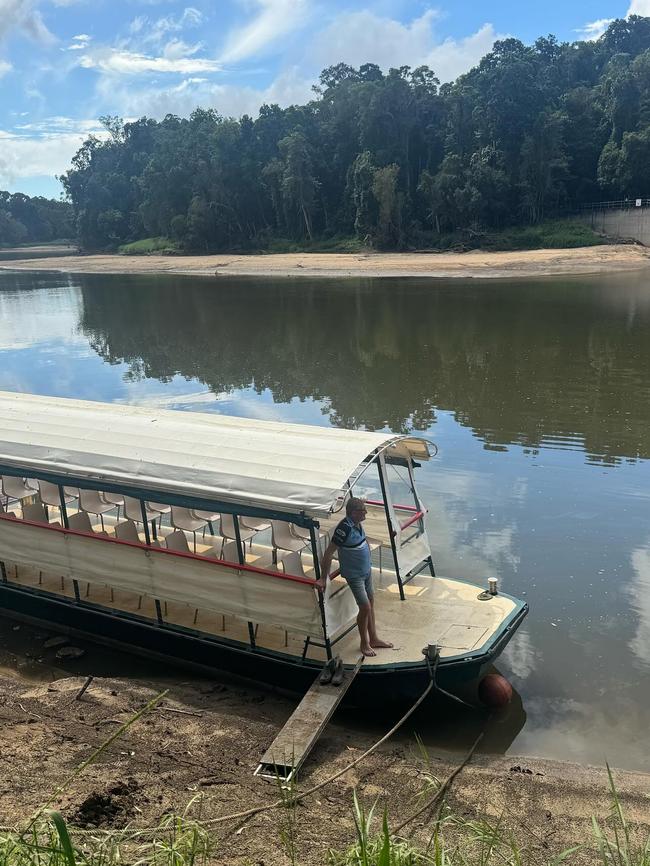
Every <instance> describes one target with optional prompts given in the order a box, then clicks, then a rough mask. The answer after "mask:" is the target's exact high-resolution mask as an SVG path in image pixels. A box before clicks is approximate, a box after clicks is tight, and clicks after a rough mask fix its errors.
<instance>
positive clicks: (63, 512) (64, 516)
mask: <svg viewBox="0 0 650 866" xmlns="http://www.w3.org/2000/svg"><path fill="white" fill-rule="evenodd" d="M58 488H59V508H60V509H61V520H62V521H63V525H64V527H65V528H66V529H70V523H69V521H68V509H67V508H66V507H65V490H64V489H63V485H62V484H59V485H58Z"/></svg>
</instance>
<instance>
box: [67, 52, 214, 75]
mask: <svg viewBox="0 0 650 866" xmlns="http://www.w3.org/2000/svg"><path fill="white" fill-rule="evenodd" d="M79 65H80V66H83V67H84V68H85V69H98V70H99V71H100V72H104V73H108V74H111V75H138V74H141V73H149V72H154V73H155V72H164V73H168V72H171V73H177V74H181V75H191V74H192V73H200V72H218V71H219V70H220V68H221V67H220V64H218V63H217V62H216V61H214V60H207V59H204V58H200V57H165V56H163V57H150V56H148V55H146V54H140V53H137V52H134V51H120V50H117V49H112V48H103V49H99V50H97V51H94V52H92V53H90V54H84V55H83V57H81V58H80V59H79Z"/></svg>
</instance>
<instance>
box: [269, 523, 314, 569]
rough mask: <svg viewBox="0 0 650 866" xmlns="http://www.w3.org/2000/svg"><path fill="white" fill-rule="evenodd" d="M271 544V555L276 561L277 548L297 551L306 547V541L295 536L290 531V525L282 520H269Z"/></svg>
mask: <svg viewBox="0 0 650 866" xmlns="http://www.w3.org/2000/svg"><path fill="white" fill-rule="evenodd" d="M271 544H272V545H273V555H274V558H275V560H276V561H277V556H278V554H277V552H278V550H287V551H294V552H298V551H301V550H303V549H304V548H305V547H306V542H305V540H304V539H302V538H297V537H296V536H295V535H294V534H293V533H292V532H291V527H290V525H289V524H288V523H285V522H284V520H272V521H271Z"/></svg>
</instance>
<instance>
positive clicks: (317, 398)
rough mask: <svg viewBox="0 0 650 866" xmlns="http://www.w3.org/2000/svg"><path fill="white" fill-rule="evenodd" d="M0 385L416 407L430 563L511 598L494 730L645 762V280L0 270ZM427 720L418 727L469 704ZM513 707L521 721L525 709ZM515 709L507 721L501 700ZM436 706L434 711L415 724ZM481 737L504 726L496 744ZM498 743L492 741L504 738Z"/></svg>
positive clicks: (376, 408)
mask: <svg viewBox="0 0 650 866" xmlns="http://www.w3.org/2000/svg"><path fill="white" fill-rule="evenodd" d="M0 314H1V319H0V388H7V389H11V390H18V391H22V390H24V391H33V392H35V393H42V394H59V395H61V396H76V397H86V398H89V399H100V400H107V401H124V402H131V403H139V404H142V403H156V404H159V405H164V406H171V407H172V408H178V409H189V410H196V409H198V410H201V411H217V412H224V413H226V414H235V415H241V416H254V417H275V418H278V419H282V420H284V419H286V420H290V421H298V422H304V423H320V424H338V425H343V426H347V427H360V426H364V427H368V428H372V429H380V428H390V429H392V430H395V431H405V430H409V429H423V430H427V431H428V432H429V434H430V435H432V436H433V438H435V440H436V442H437V443H438V444H439V445H440V456H439V457H438V458H437V459H436V460H434V461H432V462H431V463H429V464H427V465H425V466H423V467H422V469H421V470H420V471H419V486H420V491H421V494H422V498H423V500H424V501H425V502H426V503H427V504H428V505H429V507H430V513H429V515H428V528H429V533H430V538H431V542H432V549H433V552H434V558H435V561H436V565H437V568H438V571H439V573H441V574H447V575H449V576H453V577H465V578H469V579H472V580H474V581H477V582H480V583H484V582H485V581H486V579H487V576H488V575H493V574H497V575H498V576H499V578H500V585H501V587H502V589H503V590H504V591H506V592H507V591H511V592H513V593H514V594H516V595H518V596H522V597H524V598H526V600H527V601H529V602H530V605H531V616H530V617H529V619H528V620H527V622H526V625H525V628H524V629H522V630H521V631H520V632H519V633H518V635H517V637H516V639H515V640H514V641H513V642H512V643H511V644H510V645H509V647H508V648H507V650H506V652H505V653H504V655H503V656H502V658H501V660H500V663H499V665H500V667H501V669H502V672H503V673H504V675H506V676H508V677H509V678H510V679H511V680H512V682H513V684H514V685H515V687H516V688H517V689H518V691H519V692H520V693H521V694H522V695H523V697H524V702H525V706H526V711H527V713H528V721H527V722H526V725H525V727H524V728H523V731H522V732H521V733H518V731H519V727H518V725H519V722H521V724H523V719H524V715H523V710H521V712H519V711H516V712H515V710H513V713H514V715H513V719H514V721H513V724H511V725H508V724H504V726H503V727H502V728H500V729H499V731H497V732H496V733H495V736H497V734H498V736H497V739H498V740H499V741H500V742H501V744H502V747H503V748H506V747H507V746H508V743H509V739H508V738H510V739H512V737H516V740H515V744H514V746H513V749H514V751H516V752H519V753H520V754H521V753H526V752H528V753H535V754H545V755H549V756H552V757H558V758H573V759H581V758H584V759H586V760H589V761H591V762H601V761H602V760H603V759H604V758H605V757H609V758H610V760H612V762H614V763H617V764H619V765H621V766H625V767H630V768H640V767H643V768H646V769H650V757H649V756H648V755H647V754H643V750H642V749H641V747H639V748H637V747H636V746H632V745H630V744H632V743H636V742H637V741H638V742H643V738H644V737H645V728H646V724H645V719H646V718H647V713H648V712H649V711H650V693H649V692H648V690H647V689H644V688H643V687H642V685H643V682H644V678H645V677H647V671H648V664H649V663H648V658H649V657H650V655H649V652H650V607H648V603H647V599H648V598H649V597H650V540H649V537H648V505H649V501H650V497H649V495H648V490H650V461H646V460H643V459H642V458H647V457H648V456H650V400H649V399H648V397H649V396H650V394H649V389H650V375H649V373H650V293H647V290H646V287H645V277H644V276H643V275H642V274H639V275H635V274H629V275H625V276H624V277H620V278H612V277H607V278H590V279H586V278H585V279H573V280H555V279H553V280H550V279H549V280H538V281H535V282H533V283H530V284H528V285H526V284H523V283H517V282H501V281H499V282H492V281H490V282H488V283H485V282H474V283H471V284H469V283H461V282H448V283H443V282H433V281H421V280H418V281H398V280H381V281H359V280H354V281H328V282H326V283H325V282H309V281H306V280H295V281H278V280H269V281H258V282H255V281H253V280H248V279H239V280H227V281H226V280H222V279H219V280H209V279H196V278H179V277H164V278H163V277H161V278H152V277H146V278H144V277H128V278H126V277H117V276H114V277H78V276H74V277H66V276H64V275H58V274H57V275H53V274H26V273H22V274H4V275H3V274H0ZM450 718H451V721H450V722H445V721H444V720H442V719H440V720H437V721H435V720H434V721H431V720H428V721H427V720H423V721H422V726H421V729H420V733H421V734H422V735H423V736H425V735H426V732H427V731H430V736H431V741H435V742H439V741H440V739H443V740H444V739H445V738H449V737H450V736H451V734H452V733H453V732H454V731H455V730H456V729H458V736H459V741H458V743H459V745H460V747H461V748H464V747H465V746H466V745H467V743H468V742H471V739H470V735H471V733H472V731H473V728H472V725H473V724H474V723H473V722H469V721H466V720H464V719H462V718H460V717H459V718H458V719H454V718H453V717H450ZM517 720H519V721H517ZM515 722H516V723H515ZM428 726H430V728H429V727H428ZM495 748H496V747H495ZM499 748H501V746H500V747H499Z"/></svg>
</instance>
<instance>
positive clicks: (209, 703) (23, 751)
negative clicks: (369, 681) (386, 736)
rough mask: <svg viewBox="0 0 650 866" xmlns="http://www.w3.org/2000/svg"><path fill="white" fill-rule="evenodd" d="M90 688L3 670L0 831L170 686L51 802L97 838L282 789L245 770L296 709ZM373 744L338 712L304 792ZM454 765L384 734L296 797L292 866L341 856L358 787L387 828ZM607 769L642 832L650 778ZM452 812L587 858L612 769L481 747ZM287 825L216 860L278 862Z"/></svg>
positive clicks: (173, 690) (227, 810)
mask: <svg viewBox="0 0 650 866" xmlns="http://www.w3.org/2000/svg"><path fill="white" fill-rule="evenodd" d="M41 640H42V638H41ZM85 680H86V677H85V676H68V677H65V678H63V679H59V680H54V681H52V682H49V683H48V682H33V681H32V682H26V681H25V680H23V679H18V678H11V677H6V676H1V675H0V691H1V693H2V696H3V712H2V718H1V719H0V743H1V744H2V752H3V760H4V762H5V771H6V773H5V775H6V778H7V779H11V780H12V784H11V785H10V786H7V785H5V786H0V810H1V811H2V815H3V820H2V824H3V825H10V826H14V824H20V823H21V820H24V817H25V816H26V815H28V814H29V813H30V812H31V811H32V810H33V809H36V808H37V807H38V805H39V804H40V803H41V802H42V800H43V798H44V797H45V795H46V794H47V793H48V792H49V791H50V790H54V789H55V788H56V787H57V785H58V783H59V781H60V779H61V778H64V777H66V776H67V774H68V773H70V772H71V770H72V769H73V768H74V767H75V766H78V765H79V764H80V763H81V761H82V760H85V759H86V758H88V756H89V754H91V753H92V751H93V750H94V749H95V748H97V747H98V746H99V745H100V744H101V743H102V742H103V741H104V740H106V738H107V737H108V736H110V735H111V734H113V733H114V732H115V730H116V728H117V726H119V725H120V724H123V723H125V722H126V721H127V720H128V719H129V718H131V717H132V716H133V714H134V713H135V712H136V711H137V710H138V709H140V708H141V707H142V706H144V705H145V704H146V703H147V702H148V701H150V700H151V699H152V698H153V697H154V696H155V695H156V694H159V693H160V691H162V690H163V689H169V693H168V694H167V696H166V698H165V700H164V702H163V704H162V705H161V706H160V707H159V708H158V709H156V710H153V711H151V712H150V713H148V714H147V715H145V716H144V717H143V718H142V719H141V720H140V721H139V722H137V723H136V724H135V725H133V727H132V728H130V729H129V730H128V731H126V732H125V733H124V734H123V735H122V736H121V737H120V738H119V739H118V740H117V741H115V743H114V744H113V745H112V746H110V747H109V748H108V749H106V751H105V752H104V754H103V755H102V757H101V760H99V761H98V762H97V763H95V764H94V766H93V767H92V769H90V770H89V771H87V772H85V773H82V774H81V775H80V776H79V777H78V778H76V779H75V780H74V782H73V783H71V784H70V785H69V786H68V788H66V790H65V791H64V792H63V793H62V794H61V795H60V797H59V798H58V802H57V803H56V804H54V805H55V807H58V808H60V809H61V812H62V814H63V816H64V818H65V819H66V820H67V821H69V822H70V823H71V824H72V825H73V826H80V825H81V826H84V822H88V821H90V824H88V823H85V826H96V827H101V828H104V829H119V828H120V827H123V826H126V825H127V824H128V825H130V826H131V827H151V826H156V825H157V823H158V821H160V819H161V817H162V816H164V814H165V813H168V812H169V811H173V812H175V813H176V814H182V812H183V810H184V808H185V807H186V805H187V803H188V802H189V801H190V800H191V799H192V798H193V797H195V796H196V795H197V794H201V800H202V802H201V804H200V810H199V811H200V814H201V818H202V820H208V821H209V819H210V818H214V817H218V816H220V815H227V814H231V813H233V812H237V811H238V810H239V809H240V808H241V804H242V803H245V804H246V806H258V805H265V804H268V803H270V802H272V801H274V800H276V799H277V787H276V786H275V785H273V784H268V783H266V782H264V781H262V780H261V779H259V778H255V777H254V776H253V770H254V769H255V766H256V764H257V760H258V758H259V756H260V755H261V754H262V752H263V751H264V750H265V748H266V747H268V745H269V743H270V742H271V740H272V739H273V737H274V736H275V734H276V733H277V731H278V730H279V728H280V727H281V726H282V724H283V723H284V721H285V720H286V718H287V717H288V716H289V714H290V713H291V711H292V710H293V707H294V706H295V702H293V701H291V700H289V699H287V698H285V697H283V696H281V695H278V694H276V693H269V692H263V691H260V690H257V689H254V688H252V687H248V686H247V685H245V684H244V685H242V684H241V683H239V682H231V681H228V680H224V682H218V681H214V680H206V679H198V678H196V679H192V680H189V681H188V680H183V681H179V680H176V679H174V680H171V681H170V680H168V679H165V680H160V679H158V678H155V677H154V678H149V677H147V678H145V679H138V678H128V677H121V678H114V677H109V678H99V677H98V678H96V679H95V680H94V681H93V682H92V684H91V686H90V688H88V690H87V692H86V693H85V694H84V697H83V699H82V700H76V699H75V696H76V695H77V694H78V692H79V689H80V688H81V686H82V685H83V684H84V682H85ZM386 727H388V725H386ZM377 739H378V735H377V734H376V733H370V732H368V731H366V730H362V729H361V730H360V729H359V728H358V727H355V728H350V727H348V726H346V725H345V718H344V717H343V718H341V717H340V716H339V717H338V719H337V717H335V718H334V719H333V721H332V722H330V724H329V725H328V727H327V729H326V730H325V732H324V733H323V735H322V736H321V738H320V740H319V742H318V744H317V746H316V748H315V749H314V751H313V752H312V754H311V755H310V757H309V758H308V760H307V762H306V763H305V766H304V768H303V771H302V772H301V775H300V780H299V785H298V787H299V789H301V790H306V789H307V788H310V787H311V786H313V785H316V784H319V783H320V782H322V781H324V780H326V779H328V778H330V777H331V776H332V775H334V774H335V773H337V772H338V771H339V770H341V769H343V768H344V767H345V766H346V765H347V764H348V763H350V762H351V761H352V760H354V759H355V758H356V757H358V756H359V755H360V754H361V752H362V751H365V750H366V749H367V748H368V747H369V746H370V745H371V743H373V742H374V741H375V740H377ZM461 757H462V756H461V755H460V754H459V755H456V754H451V753H449V752H441V751H438V750H433V749H429V750H428V755H427V756H426V757H423V755H422V753H421V751H419V749H418V747H417V744H416V742H415V739H414V738H412V739H410V740H409V742H405V741H404V739H403V738H402V739H401V740H400V739H393V740H390V741H388V742H387V743H386V744H384V745H383V746H382V747H381V748H380V750H379V751H378V752H376V753H375V754H374V755H371V756H369V757H368V758H367V759H366V760H364V761H362V762H361V763H360V764H359V765H358V766H357V767H355V768H354V769H353V770H351V771H349V772H347V773H346V774H345V775H343V776H342V777H340V778H339V779H337V780H336V781H335V782H333V783H332V784H330V785H328V786H327V787H326V788H325V789H323V790H322V791H320V792H319V793H318V794H317V795H316V796H313V797H310V798H308V799H307V800H305V801H304V802H303V803H302V804H301V806H300V813H299V814H300V829H299V832H298V838H297V842H298V850H299V851H300V855H301V856H300V858H299V859H298V862H300V863H301V864H304V866H322V863H324V862H326V859H327V856H326V855H327V850H328V849H329V848H338V849H339V850H341V849H344V848H345V847H347V845H349V844H351V843H352V842H353V840H354V833H355V831H354V823H353V818H352V816H353V809H352V802H353V795H354V792H355V791H356V793H357V796H358V798H359V800H360V802H362V803H363V804H364V805H365V807H366V808H370V807H371V806H372V804H373V803H375V802H377V803H378V806H377V809H378V814H381V812H382V811H383V808H384V804H386V807H387V809H388V811H389V820H390V821H391V823H392V824H393V825H396V824H397V823H399V821H400V820H401V819H402V818H404V817H405V816H408V815H409V814H411V813H413V812H414V811H415V809H416V806H417V803H418V797H419V796H420V795H421V794H422V792H423V790H425V789H427V790H429V788H428V786H430V785H431V779H432V777H435V778H437V779H440V780H442V779H444V778H446V777H447V776H448V775H449V774H450V773H451V772H452V771H453V770H454V769H455V768H456V767H457V766H458V765H459V763H460V760H461ZM612 772H613V776H614V779H615V784H616V787H617V792H618V796H619V799H620V801H621V803H622V805H623V809H624V811H625V814H626V817H627V819H628V820H629V821H630V822H631V824H635V825H638V826H640V827H641V829H642V830H643V832H644V833H645V834H646V835H647V834H648V832H649V831H650V816H649V814H648V810H647V798H648V792H649V791H650V774H644V773H638V772H632V771H624V770H613V771H612ZM448 804H449V806H450V808H451V809H452V810H453V811H454V813H456V814H460V815H463V816H465V817H469V818H472V819H487V820H492V821H497V822H499V823H500V825H501V826H502V827H507V828H508V830H509V831H511V832H512V833H513V835H514V837H515V838H516V839H517V841H518V843H519V844H520V846H521V847H522V848H528V849H530V848H531V846H532V848H534V849H536V850H537V853H539V854H540V855H542V854H543V855H544V856H545V858H546V857H549V856H550V855H552V854H554V853H559V852H560V851H562V850H566V849H567V848H569V847H572V846H574V845H577V844H581V843H582V844H585V853H587V849H588V848H590V847H592V846H593V837H592V835H591V833H592V831H591V819H592V816H595V817H596V818H597V819H598V820H599V821H600V822H603V821H605V820H606V819H607V817H608V815H609V814H610V813H611V795H610V792H609V786H608V777H607V771H606V768H605V767H585V766H579V765H576V764H570V763H564V762H560V761H554V760H547V759H542V758H535V757H521V756H516V755H490V754H476V755H475V756H474V757H473V758H472V760H471V761H470V763H469V764H468V765H467V766H465V767H464V769H463V770H462V772H461V773H460V775H459V776H458V778H457V779H456V780H455V781H454V783H453V786H452V788H451V790H450V792H449V795H448ZM281 816H282V813H281V812H280V811H279V810H274V811H271V812H266V813H262V814H260V815H258V816H256V817H255V818H253V819H251V820H250V821H247V822H245V823H244V830H243V832H242V831H241V830H240V831H239V832H238V833H237V834H234V835H233V830H234V827H235V826H240V825H234V826H233V825H232V824H225V825H223V831H221V832H222V833H225V834H226V837H225V839H222V842H221V845H219V843H218V849H219V847H221V846H223V847H222V854H227V857H225V858H224V860H222V859H221V858H220V857H219V858H218V859H217V860H216V861H215V862H226V860H228V861H229V862H236V863H244V862H250V863H257V862H261V861H262V860H263V861H264V862H265V864H267V866H272V864H273V866H275V864H278V866H279V864H283V863H285V862H286V861H285V860H284V849H283V845H282V841H281V839H280V836H279V833H278V820H281V819H282V818H281ZM215 829H217V830H218V827H217V828H215ZM410 829H411V831H412V833H413V838H414V841H420V842H423V841H426V839H427V838H428V836H427V834H428V833H430V824H429V825H427V821H426V819H424V820H422V821H418V822H416V823H415V824H414V825H413V826H412V827H411V828H410ZM219 835H220V834H219ZM531 853H532V852H531ZM238 858H241V859H238ZM246 858H249V859H246ZM544 862H546V859H545V860H544ZM571 862H572V863H575V862H576V861H575V860H573V859H572V860H571ZM577 862H593V861H592V860H586V861H581V860H580V858H578V861H577Z"/></svg>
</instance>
